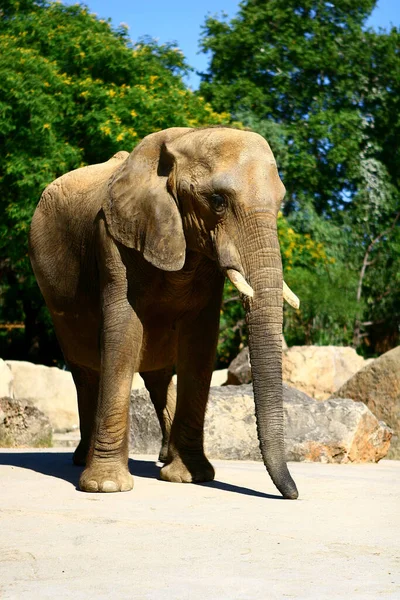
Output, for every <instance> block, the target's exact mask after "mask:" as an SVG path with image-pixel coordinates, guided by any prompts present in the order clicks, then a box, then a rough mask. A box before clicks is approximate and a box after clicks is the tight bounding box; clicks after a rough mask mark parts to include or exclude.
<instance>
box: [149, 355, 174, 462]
mask: <svg viewBox="0 0 400 600" xmlns="http://www.w3.org/2000/svg"><path fill="white" fill-rule="evenodd" d="M172 373H173V369H172V367H166V368H165V369H160V370H158V371H148V372H147V373H140V375H141V376H142V377H143V380H144V383H145V385H146V388H147V390H148V392H149V394H150V398H151V401H152V402H153V404H154V408H155V409H156V413H157V417H158V420H159V422H160V427H161V431H162V445H161V450H160V454H159V457H158V460H159V461H160V462H164V463H165V462H166V461H167V458H168V445H169V438H170V434H171V426H172V421H173V420H174V415H175V406H176V390H175V386H174V384H173V382H172Z"/></svg>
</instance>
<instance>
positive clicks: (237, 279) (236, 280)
mask: <svg viewBox="0 0 400 600" xmlns="http://www.w3.org/2000/svg"><path fill="white" fill-rule="evenodd" d="M226 274H227V276H228V279H229V281H230V282H231V283H233V285H234V286H235V288H236V289H237V290H238V291H239V292H240V293H241V294H243V295H244V296H249V297H250V298H252V297H253V296H254V290H253V288H252V287H251V286H250V285H249V284H248V283H247V281H246V280H245V278H244V277H243V275H242V274H241V273H239V271H236V269H228V270H227V271H226Z"/></svg>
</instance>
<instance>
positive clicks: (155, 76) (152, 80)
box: [150, 75, 158, 83]
mask: <svg viewBox="0 0 400 600" xmlns="http://www.w3.org/2000/svg"><path fill="white" fill-rule="evenodd" d="M156 79H158V76H157V75H150V83H154V82H155V80H156Z"/></svg>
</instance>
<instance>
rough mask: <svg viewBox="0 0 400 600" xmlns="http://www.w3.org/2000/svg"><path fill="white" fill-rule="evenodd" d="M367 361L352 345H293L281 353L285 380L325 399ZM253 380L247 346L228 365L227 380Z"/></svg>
mask: <svg viewBox="0 0 400 600" xmlns="http://www.w3.org/2000/svg"><path fill="white" fill-rule="evenodd" d="M367 362H368V361H365V360H364V359H363V358H362V356H359V355H358V354H357V353H356V351H355V350H354V349H353V348H348V347H344V346H343V347H342V346H292V348H289V349H287V350H286V351H284V353H283V355H282V371H283V373H282V375H283V381H284V382H285V383H287V384H288V385H291V386H293V387H295V388H296V389H298V390H301V391H303V392H304V393H306V394H308V395H309V396H311V397H313V398H316V399H317V400H325V399H326V398H329V396H330V395H331V394H332V393H333V392H334V391H335V390H336V389H337V388H338V387H340V386H341V385H342V384H343V383H344V382H345V381H347V379H349V377H351V376H352V375H354V373H356V372H357V371H359V369H361V368H362V367H363V366H365V365H366V364H367ZM369 362H370V361H369ZM251 381H252V376H251V365H250V356H249V349H248V348H247V347H245V348H243V350H242V351H241V352H240V353H239V354H238V355H237V357H236V358H235V359H234V360H233V361H232V362H231V364H230V365H229V369H228V380H227V384H228V385H241V384H244V383H251Z"/></svg>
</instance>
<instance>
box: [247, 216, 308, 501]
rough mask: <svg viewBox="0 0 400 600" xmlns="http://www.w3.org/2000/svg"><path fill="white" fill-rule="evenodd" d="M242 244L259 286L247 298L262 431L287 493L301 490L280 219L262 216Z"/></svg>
mask: <svg viewBox="0 0 400 600" xmlns="http://www.w3.org/2000/svg"><path fill="white" fill-rule="evenodd" d="M252 219H255V220H256V223H253V227H251V228H250V229H248V231H249V230H251V231H253V232H254V235H253V236H250V239H249V237H248V238H247V240H246V243H243V245H242V248H241V249H240V255H241V259H242V264H243V267H244V271H245V274H246V279H247V280H248V281H249V283H250V285H251V287H252V288H253V290H254V294H253V297H248V298H247V299H246V301H245V306H246V319H247V324H248V331H249V350H250V360H251V366H252V374H253V390H254V400H255V407H256V419H257V430H258V437H259V441H260V448H261V453H262V457H263V460H264V464H265V466H266V468H267V470H268V473H269V474H270V476H271V479H272V481H273V482H274V484H275V485H276V487H277V488H278V490H279V491H280V492H281V494H282V495H283V497H284V498H292V499H294V498H297V497H298V492H297V488H296V484H295V483H294V481H293V479H292V477H291V476H290V473H289V471H288V468H287V465H286V462H285V454H284V427H283V399H282V319H283V306H282V304H283V301H282V263H281V255H280V249H279V242H278V236H277V231H276V223H274V222H272V220H271V219H266V218H263V217H262V215H257V217H255V216H254V215H253V217H252Z"/></svg>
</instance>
